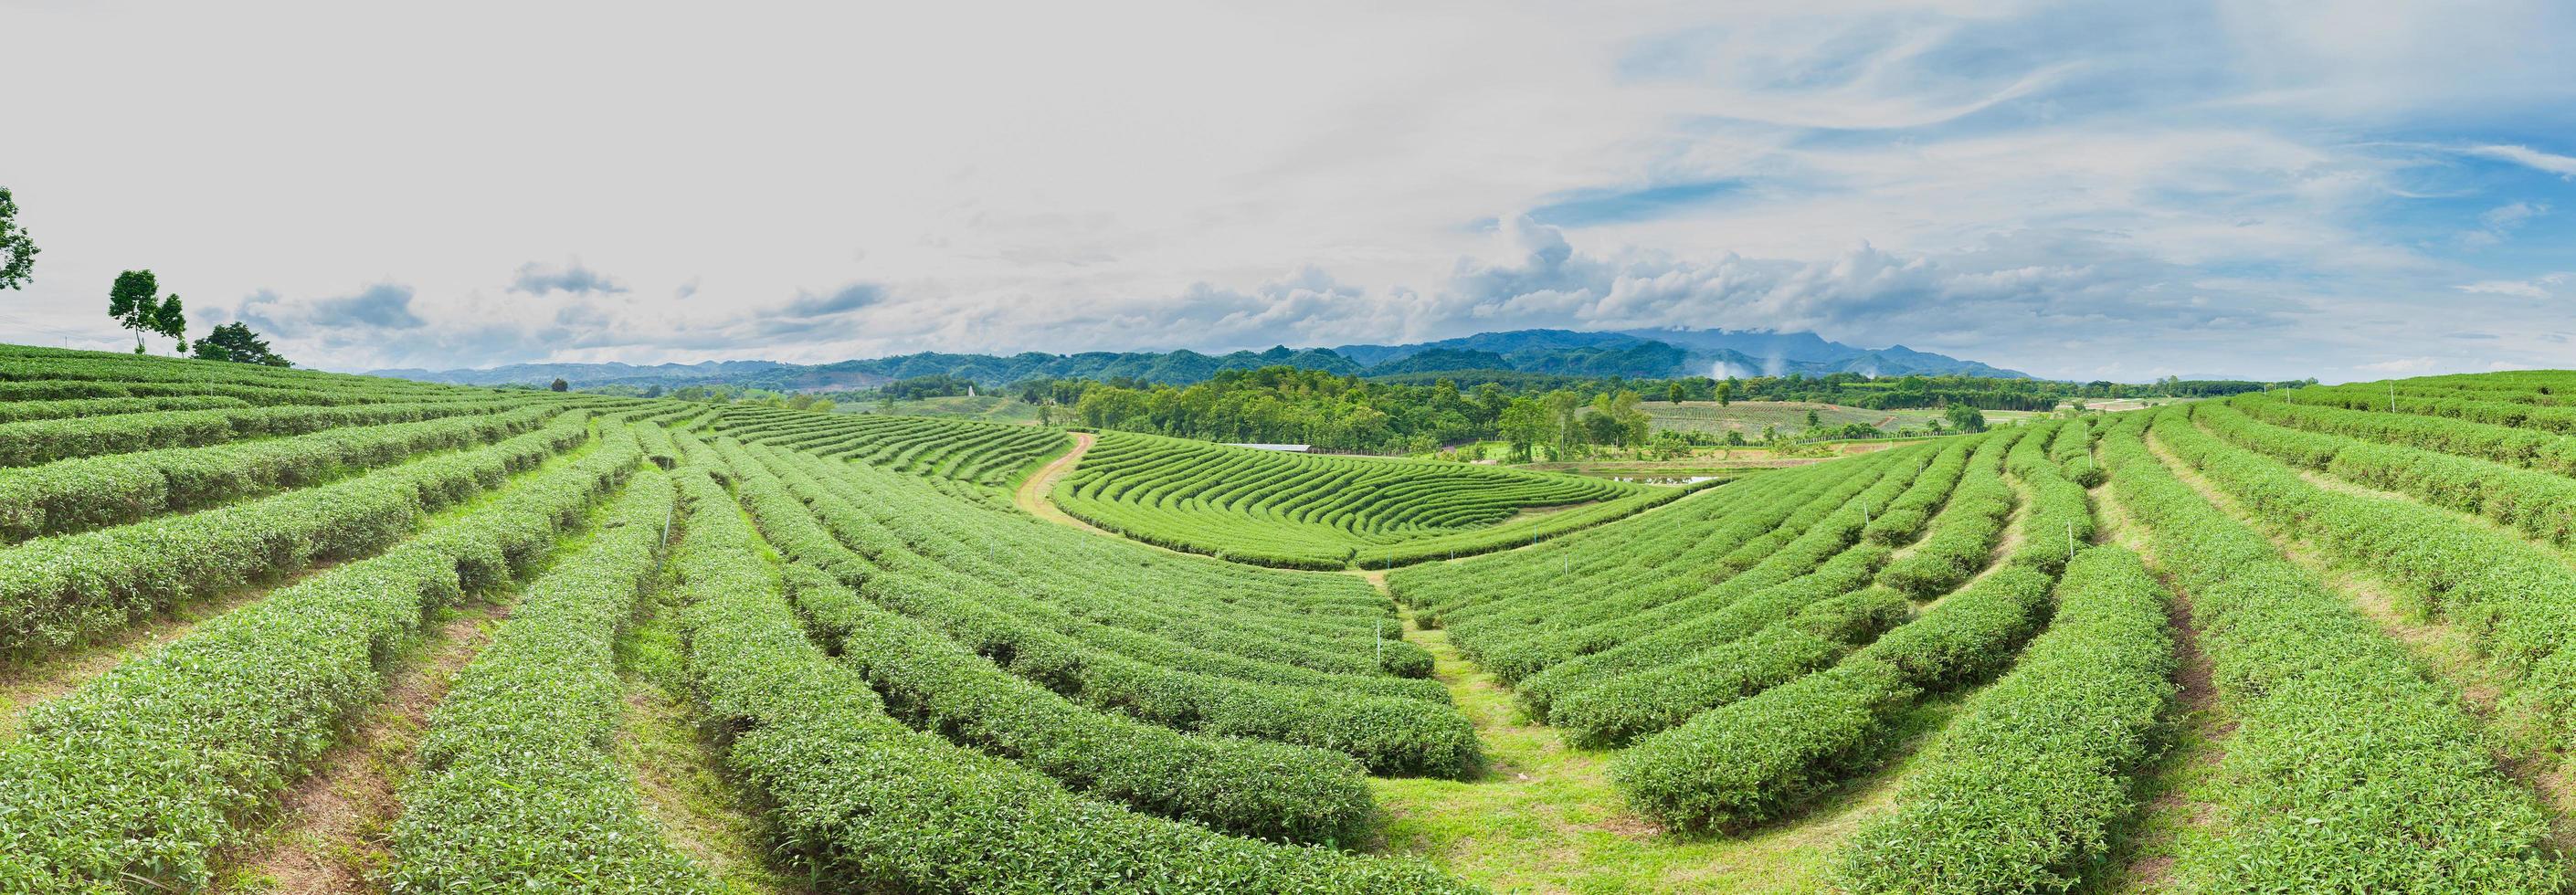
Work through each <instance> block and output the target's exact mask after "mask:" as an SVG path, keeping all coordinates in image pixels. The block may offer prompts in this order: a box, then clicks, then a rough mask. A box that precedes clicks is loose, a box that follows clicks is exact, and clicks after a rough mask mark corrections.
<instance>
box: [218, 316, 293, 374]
mask: <svg viewBox="0 0 2576 895" xmlns="http://www.w3.org/2000/svg"><path fill="white" fill-rule="evenodd" d="M195 356H196V358H197V359H198V360H218V361H230V362H232V363H237V364H264V365H267V366H271V367H292V366H295V364H294V362H292V361H289V360H287V359H286V358H283V357H279V356H277V353H276V352H274V351H270V350H268V342H267V341H266V340H264V339H261V338H260V337H259V334H258V333H255V332H252V331H251V329H250V325H249V324H246V323H241V322H233V323H227V324H224V325H222V326H218V327H215V330H214V332H211V333H207V334H206V337H205V338H202V339H198V340H197V348H196V353H195Z"/></svg>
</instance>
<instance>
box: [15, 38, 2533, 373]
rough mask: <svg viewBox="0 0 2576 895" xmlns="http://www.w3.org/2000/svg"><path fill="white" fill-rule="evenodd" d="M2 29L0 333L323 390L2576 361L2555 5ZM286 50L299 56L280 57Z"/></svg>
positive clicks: (2461, 366) (2451, 367) (2390, 367)
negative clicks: (132, 297) (1030, 364)
mask: <svg viewBox="0 0 2576 895" xmlns="http://www.w3.org/2000/svg"><path fill="white" fill-rule="evenodd" d="M255 6H257V7H267V8H256V9H252V10H249V11H243V10H239V9H226V10H214V9H205V8H199V7H198V6H192V5H180V4H169V5H158V4H128V3H104V4H67V3H52V2H47V3H6V2H0V31H5V32H6V33H10V34H12V35H35V36H36V38H35V39H32V40H25V41H16V42H13V49H12V52H11V53H10V54H8V55H7V56H5V57H0V80H5V81H6V82H8V83H18V84H43V85H45V87H44V89H42V90H36V91H31V92H30V93H31V95H28V96H24V97H21V98H18V99H14V100H13V110H12V118H11V121H10V122H9V124H8V126H7V130H8V133H7V135H6V139H5V140H0V147H5V148H0V185H6V186H8V187H10V188H12V189H13V190H15V191H16V193H17V196H18V200H19V202H20V204H21V205H22V206H23V207H24V209H25V211H24V213H23V218H24V223H25V224H26V225H27V226H28V227H29V228H30V229H31V230H32V231H33V232H34V233H35V235H36V238H37V240H38V242H39V244H40V245H42V246H43V247H44V250H45V253H44V254H43V255H42V256H40V260H39V262H38V267H37V278H36V282H35V283H34V284H33V285H31V286H30V288H28V289H27V290H25V291H24V292H20V293H7V294H0V336H5V337H7V338H11V339H16V340H22V341H37V342H45V343H54V344H75V345H87V346H92V347H105V348H113V347H115V346H116V345H118V344H119V343H120V342H121V341H123V338H122V336H121V334H120V333H118V332H117V331H115V330H114V329H113V326H112V324H110V323H109V322H108V321H107V320H106V318H105V316H104V314H103V313H101V311H103V299H104V295H103V293H104V292H105V291H106V288H107V284H108V283H109V282H111V281H112V280H113V279H114V276H115V273H116V272H117V271H118V270H122V269H126V268H131V267H149V268H152V269H154V270H155V271H156V272H157V273H158V274H159V275H160V279H161V281H162V282H163V283H164V284H165V285H166V286H167V287H168V288H170V289H172V290H175V291H178V292H180V293H181V294H183V295H184V296H185V297H186V298H187V301H188V304H189V307H190V308H191V309H192V310H193V311H194V316H195V319H196V321H197V323H198V325H199V326H198V328H199V329H203V328H204V327H205V326H207V325H211V324H213V323H217V322H222V321H225V320H230V319H243V320H247V321H250V322H251V323H252V324H253V325H254V326H255V327H258V328H260V329H262V330H263V331H265V332H267V333H268V334H269V335H270V336H272V337H273V339H274V341H275V342H276V343H277V344H278V345H279V346H280V348H281V350H284V351H285V352H286V353H288V354H289V355H290V356H293V357H297V358H299V359H301V360H305V361H307V362H309V363H314V364H319V365H322V366H326V367H330V368H336V369H368V368H375V367H387V366H432V367H451V366H479V365H488V364H494V363H506V362H512V361H525V360H540V359H556V360H625V361H630V362H639V363H640V362H656V361H664V360H681V361H694V360H705V359H720V358H756V357H757V358H776V359H784V360H805V361H821V360H833V359H839V358H844V357H852V356H873V355H881V354H890V353H900V352H908V351H919V350H943V351H994V352H1011V351H1020V350H1044V351H1081V350H1103V349H1105V350H1127V349H1155V350H1159V349H1169V348H1180V347H1188V348H1195V349H1199V350H1207V351H1221V350H1229V349H1233V348H1261V347H1267V346H1269V345H1272V344H1278V343H1286V344H1291V345H1333V344H1342V343H1348V342H1389V341H1407V340H1419V339H1430V338H1442V337H1448V336H1455V335H1463V334H1467V333H1472V332H1477V331H1484V330H1495V329H1509V328H1520V327H1530V326H1551V327H1570V328H1628V327H1636V326H1696V327H1726V328H1736V329H1781V330H1812V331H1815V332H1817V333H1820V334H1822V335H1824V336H1826V337H1827V338H1832V339H1837V340H1841V341H1846V342H1853V343H1858V344H1865V345H1870V346H1883V345H1888V344H1897V343H1901V344H1905V345H1908V346H1911V347H1914V348H1917V349H1921V350H1930V351H1941V352H1945V353H1950V354H1955V355H1959V356H1963V357H1970V358H1975V359H1978V360H1983V361H1986V362H1989V363H1994V364H1997V365H2000V366H2006V367H2013V368H2018V369H2024V370H2029V371H2032V372H2035V373H2040V374H2043V375H2053V376H2064V377H2072V378H2085V379H2090V378H2115V379H2129V380H2141V379H2147V378H2151V377H2155V376H2162V375H2169V374H2182V375H2194V374H2218V375H2246V376H2267V377H2268V376H2283V377H2287V376H2307V375H2313V376H2318V377H2320V378H2323V379H2327V380H2344V379H2364V378H2381V377H2385V376H2389V375H2398V374H2417V373H2432V372H2458V371H2475V370H2485V369H2497V368H2515V367H2534V366H2572V365H2576V364H2571V363H2570V362H2569V360H2567V357H2568V349H2569V344H2568V339H2569V337H2570V335H2571V334H2576V312H2571V311H2570V310H2569V306H2570V303H2571V301H2576V252H2571V249H2576V52H2569V51H2568V49H2567V48H2568V47H2569V46H2570V44H2571V42H2576V5H2571V4H2566V3H2544V2H2457V3H2396V2H2351V3H2329V4H2320V3H2312V2H2286V0H2285V2H2243V3H2240V2H2217V3H2190V2H2183V3H2154V4H2140V3H2074V4H2069V3H1985V2H1975V3H1972V2H1932V3H1874V2H1867V0H1836V2H1818V3H1809V4H1796V5H1794V7H1793V6H1792V5H1788V4H1770V3H1706V2H1699V3H1671V4H1660V3H1644V2H1639V3H1614V4H1574V3H1562V4H1538V3H1509V4H1474V5H1468V6H1457V7H1446V8H1443V7H1434V6H1429V5H1412V4H1405V5H1397V4H1377V3H1332V2H1327V3H1316V4H1297V5H1293V6H1290V5H1282V4H1248V3H1247V4H1228V3H1215V4H1211V3H1171V4H1142V3H1116V4H1107V5H1098V6H1084V7H1082V8H1079V9H1076V8H1068V7H1066V6H1064V5H1061V4H1058V5H1035V4H943V5H935V7H936V8H931V7H933V6H934V5H931V4H910V5H906V6H904V7H899V8H891V9H889V8H875V9H864V8H855V7H849V6H842V5H833V6H813V7H804V8H799V7H792V6H773V5H764V6H762V7H759V8H757V9H751V10H728V11H725V12H723V13H721V14H719V13H714V12H706V11H699V12H667V11H659V10H639V9H634V8H630V6H629V5H616V4H544V5H536V6H527V5H511V4H482V3H473V2H468V3H458V4H443V5H440V6H437V7H432V8H417V9H410V10H403V11H399V12H385V11H377V10H369V9H363V8H355V7H349V6H346V5H339V4H303V5H297V4H255ZM281 22H284V23H293V24H292V25H280V24H278V23H281Z"/></svg>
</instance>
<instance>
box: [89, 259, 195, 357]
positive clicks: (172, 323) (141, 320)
mask: <svg viewBox="0 0 2576 895" xmlns="http://www.w3.org/2000/svg"><path fill="white" fill-rule="evenodd" d="M160 292H161V283H160V281H159V280H156V279H153V277H152V272H151V271H148V270H129V271H126V272H124V273H121V274H117V275H116V285H114V286H110V287H108V290H107V316H110V317H114V318H116V322H117V324H118V325H121V326H123V327H125V328H126V329H130V330H133V331H134V353H136V354H142V353H143V334H144V333H158V334H160V335H164V336H169V337H170V338H173V339H178V340H179V350H180V353H182V354H185V353H187V349H188V345H187V341H188V315H187V314H186V313H184V312H182V311H181V310H180V309H179V296H178V295H177V294H175V293H173V294H172V295H171V296H170V297H168V298H154V297H153V296H155V295H159V294H160Z"/></svg>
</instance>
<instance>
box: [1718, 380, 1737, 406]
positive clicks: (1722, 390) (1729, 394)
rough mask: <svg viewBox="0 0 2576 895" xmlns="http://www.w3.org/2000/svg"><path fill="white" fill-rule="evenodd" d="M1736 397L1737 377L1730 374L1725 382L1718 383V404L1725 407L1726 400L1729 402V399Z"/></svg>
mask: <svg viewBox="0 0 2576 895" xmlns="http://www.w3.org/2000/svg"><path fill="white" fill-rule="evenodd" d="M1734 397H1735V377H1733V376H1729V377H1726V381H1725V382H1721V383H1718V384H1717V406H1719V407H1724V406H1726V402H1727V401H1729V400H1732V399H1733V398H1734Z"/></svg>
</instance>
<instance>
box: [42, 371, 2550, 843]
mask: <svg viewBox="0 0 2576 895" xmlns="http://www.w3.org/2000/svg"><path fill="white" fill-rule="evenodd" d="M2571 392H2576V374H2568V373H2511V374H2490V375H2482V376H2468V377H2437V378H2428V379H2416V380H2405V381H2400V382H2397V383H2372V384H2364V385H2356V386H2336V387H2315V388H2308V389H2300V390H2295V391H2291V392H2283V393H2275V394H2273V395H2270V396H2264V395H2259V394H2257V395H2246V396H2240V397H2238V398H2235V399H2231V400H2227V401H2211V402H2200V403H2195V404H2190V405H2185V406H2175V407H2164V408H2154V409H2149V410H2142V411H2138V412H2133V413H2124V414H2117V415H2111V416H2094V417H2088V418H2084V419H2081V420H2057V421H2046V422H2037V423H2032V424H2026V425H2021V426H2016V427H2010V428H2004V429H1999V430H1997V431H1994V432H1990V433H1986V434H1981V435H1972V436H1954V437H1949V438H1943V439H1936V440H1930V441H1924V442H1918V443H1908V444H1904V445H1900V446H1897V447H1892V448H1888V449H1885V450H1880V451H1875V452H1870V453H1866V454H1858V455H1853V456H1849V457H1844V458H1840V459H1836V460H1832V461H1829V462H1823V463H1817V464H1813V465H1808V466H1801V467H1795V468H1787V469H1778V470H1770V471H1763V472H1759V473H1754V474H1751V475H1747V476H1745V477H1743V478H1741V479H1739V480H1736V481H1732V482H1728V483H1725V484H1722V485H1717V486H1714V487H1708V488H1703V489H1700V490H1697V491H1684V490H1682V489H1672V488H1657V487H1649V486H1640V485H1629V484H1624V483H1616V482H1605V481H1600V480H1592V479H1581V478H1575V477H1570V476H1556V475H1546V474H1533V473H1526V472H1517V471H1511V470H1498V469H1491V468H1487V467H1477V466H1463V465H1458V464H1438V463H1414V462H1400V461H1378V460H1369V459H1358V458H1334V457H1313V456H1299V455H1285V454H1261V453H1256V452H1249V451H1244V450H1240V449H1232V448H1224V447H1221V446H1211V445H1201V444H1196V443H1191V442H1181V441H1173V440H1170V439H1161V438H1152V437H1146V436H1126V435H1117V434H1114V433H1113V434H1107V435H1101V436H1099V437H1098V438H1097V439H1096V441H1093V442H1090V443H1089V444H1090V446H1089V447H1088V448H1087V449H1086V448H1081V447H1077V440H1076V439H1074V438H1072V437H1070V436H1069V435H1068V434H1067V433H1065V432H1062V431H1058V430H1052V429H1045V428H1039V427H1031V426H1016V425H1005V424H997V423H981V422H974V421H964V420H931V419H919V418H898V417H886V416H876V415H867V414H837V415H835V414H813V413H804V412H795V411H784V410H768V409H755V408H749V407H735V406H722V405H706V404H692V403H683V402H676V401H659V400H655V401H646V400H631V399H619V398H602V397H589V396H583V395H578V394H572V395H562V394H553V393H546V392H528V391H506V392H505V391H495V390H490V389H475V388H462V387H447V386H434V385H424V384H417V383H409V382H400V381H391V380H379V379H369V378H364V377H354V376H339V375H331V374H319V373H309V372H299V371H287V370H275V369H269V368H264V367H256V366H248V365H234V364H226V363H216V362H200V361H180V360H170V359H157V358H143V357H131V356H123V355H110V354H93V353H82V352H67V351H54V350H48V349H39V348H23V347H0V652H4V653H5V654H6V662H5V664H0V698H5V699H6V702H5V703H0V845H5V847H0V890H6V891H32V892H108V891H136V892H144V891H170V890H177V891H207V890H221V891H293V892H306V891H328V892H344V891H361V892H363V891H384V892H406V893H407V892H448V891H495V892H498V891H511V892H519V891H548V892H590V891H616V892H719V891H723V892H761V893H767V892H778V893H794V892H821V891H834V892H838V891H906V892H977V893H1021V892H1110V891H1150V892H1229V893H1231V892H1299V893H1325V892H1331V893H1339V892H1387V893H1399V892H1401V893H1411V892H1474V891H1495V892H1523V891H1528V892H1674V891H1707V892H1753V891H1775V892H1824V891H1852V892H2029V891H2067V890H2080V891H2145V892H2166V891H2172V892H2294V891H2295V892H2309V891H2332V892H2383V891H2387V892H2453V891H2456V892H2556V891H2564V890H2565V889H2566V888H2567V877H2568V874H2569V870H2570V866H2569V856H2568V855H2567V854H2566V851H2565V849H2566V848H2567V847H2568V846H2569V844H2570V843H2571V842H2576V838H2571V834H2570V832H2569V831H2570V830H2576V823H2571V818H2570V815H2569V811H2570V809H2571V807H2576V794H2571V785H2570V780H2571V778H2570V776H2569V774H2568V769H2567V768H2566V767H2565V766H2564V764H2563V761H2562V758H2561V756H2562V755H2563V754H2564V753H2565V751H2566V750H2565V749H2564V746H2565V745H2566V744H2568V743H2569V742H2570V741H2571V738H2576V737H2571V734H2576V730H2571V723H2576V714H2571V711H2576V566H2571V565H2570V562H2569V556H2568V554H2567V552H2566V551H2567V549H2568V542H2569V541H2570V539H2571V538H2576V479H2571V477H2570V476H2571V473H2576V440H2571V439H2576V401H2571V400H2569V399H2568V398H2566V397H2565V396H2566V395H2568V394H2570V393H2571ZM1077 452H1079V453H1078V454H1077ZM1042 467H1048V468H1051V471H1052V472H1066V471H1067V469H1068V468H1069V473H1068V474H1066V475H1064V477H1063V478H1062V479H1061V480H1059V481H1057V482H1056V483H1055V484H1054V485H1053V487H1052V488H1048V487H1045V486H1046V485H1047V484H1048V481H1047V479H1046V478H1044V477H1043V476H1037V473H1038V471H1039V470H1040V469H1041V468H1042ZM1023 487H1026V488H1027V489H1028V490H1027V493H1025V494H1024V495H1023V496H1024V499H1027V500H1030V501H1038V500H1040V497H1039V495H1047V494H1051V495H1052V501H1053V503H1052V505H1044V504H1042V505H1041V508H1048V509H1052V508H1060V509H1061V510H1063V511H1064V512H1065V513H1068V514H1070V516H1069V517H1065V518H1061V519H1056V518H1053V517H1040V516H1036V515H1032V514H1031V513H1029V512H1026V511H1024V510H1023V508H1022V507H1021V505H1020V504H1018V503H1015V502H1014V500H1013V499H1012V496H1011V494H1012V491H1013V490H1014V489H1019V488H1023ZM1550 509H1553V510H1554V511H1553V512H1547V510H1550ZM1074 517H1078V518H1079V519H1082V520H1088V521H1089V523H1090V524H1091V525H1094V526H1097V527H1098V528H1101V529H1107V530H1109V531H1112V532H1121V533H1124V535H1125V536H1119V535H1116V534H1112V535H1109V536H1104V535H1103V534H1102V533H1101V532H1098V531H1089V530H1084V527H1083V526H1081V525H1079V524H1071V523H1074V521H1075V519H1074ZM1157 545H1161V546H1157ZM1506 548H1507V549H1506ZM1453 549H1454V550H1456V552H1457V557H1456V558H1455V559H1454V560H1453V559H1451V558H1450V557H1449V551H1451V550H1453ZM1192 553H1198V554H1211V555H1189V554H1192ZM1273 566H1291V567H1310V568H1312V569H1313V570H1311V571H1307V570H1299V569H1297V568H1275V567H1273ZM1386 566H1393V567H1394V568H1393V569H1392V571H1386V570H1384V567H1386Z"/></svg>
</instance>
